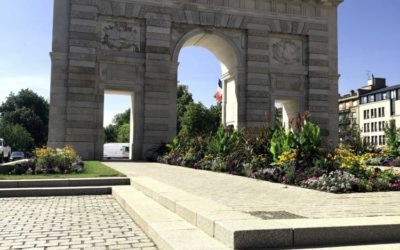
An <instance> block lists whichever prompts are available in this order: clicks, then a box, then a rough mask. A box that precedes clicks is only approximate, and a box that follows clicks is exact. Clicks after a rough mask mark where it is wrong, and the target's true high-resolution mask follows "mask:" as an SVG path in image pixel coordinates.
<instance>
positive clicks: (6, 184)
mask: <svg viewBox="0 0 400 250" xmlns="http://www.w3.org/2000/svg"><path fill="white" fill-rule="evenodd" d="M129 184H130V179H129V178H127V177H103V178H67V179H40V180H38V179H36V180H0V188H35V187H83V186H115V185H129Z"/></svg>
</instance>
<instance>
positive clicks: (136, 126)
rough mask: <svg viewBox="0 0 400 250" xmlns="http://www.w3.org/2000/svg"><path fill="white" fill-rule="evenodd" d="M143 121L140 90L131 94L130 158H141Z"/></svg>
mask: <svg viewBox="0 0 400 250" xmlns="http://www.w3.org/2000/svg"><path fill="white" fill-rule="evenodd" d="M143 122H144V107H143V91H140V92H139V91H138V92H134V93H133V94H132V108H131V123H130V124H131V135H130V136H131V138H130V144H131V145H130V149H131V150H130V152H131V155H130V159H131V160H141V159H142V151H143V148H142V145H143Z"/></svg>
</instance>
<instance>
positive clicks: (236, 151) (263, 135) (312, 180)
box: [157, 113, 400, 193]
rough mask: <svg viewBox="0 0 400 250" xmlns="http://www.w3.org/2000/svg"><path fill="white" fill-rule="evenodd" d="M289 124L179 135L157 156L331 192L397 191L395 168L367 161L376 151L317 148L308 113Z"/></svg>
mask: <svg viewBox="0 0 400 250" xmlns="http://www.w3.org/2000/svg"><path fill="white" fill-rule="evenodd" d="M290 127H291V128H290V130H286V129H285V128H283V127H282V126H281V125H280V123H278V124H277V125H276V126H275V128H263V129H261V130H260V131H258V134H256V135H255V133H254V131H230V130H227V129H224V128H220V129H219V130H218V131H217V132H216V133H215V134H210V135H204V136H196V137H193V138H190V137H188V136H180V135H178V136H177V137H176V138H175V139H174V140H173V141H172V142H171V143H170V144H167V145H166V148H165V150H164V151H163V152H162V151H159V152H162V153H161V154H160V155H159V156H158V157H157V161H159V162H162V163H167V164H171V165H179V166H185V167H190V168H195V169H205V170H212V171H218V172H226V173H230V174H235V175H242V176H248V177H252V178H257V179H262V180H267V181H273V182H279V183H283V184H288V185H296V186H301V187H304V188H310V189H316V190H321V191H326V192H332V193H348V192H371V191H398V190H400V175H399V173H398V172H397V171H395V170H394V169H388V170H381V169H379V168H374V167H371V166H368V164H367V163H370V162H371V159H374V157H376V155H373V154H370V153H367V154H362V155H357V154H356V153H355V152H354V151H353V150H351V149H347V148H338V149H329V148H321V145H322V140H321V136H320V129H319V127H318V126H316V125H315V124H313V123H312V122H310V121H309V117H308V114H307V113H306V114H305V115H303V116H299V117H297V118H296V119H293V120H292V121H291V126H290Z"/></svg>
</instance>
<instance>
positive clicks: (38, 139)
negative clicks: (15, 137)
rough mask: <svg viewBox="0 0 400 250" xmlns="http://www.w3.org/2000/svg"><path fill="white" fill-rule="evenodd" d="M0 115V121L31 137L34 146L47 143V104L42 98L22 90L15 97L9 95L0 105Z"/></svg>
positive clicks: (27, 90) (30, 91) (12, 94)
mask: <svg viewBox="0 0 400 250" xmlns="http://www.w3.org/2000/svg"><path fill="white" fill-rule="evenodd" d="M0 113H1V114H2V121H4V122H6V123H8V124H12V125H20V126H21V127H23V128H24V129H25V130H26V131H27V132H28V133H29V134H30V135H31V136H32V138H33V140H34V146H36V147H39V146H43V145H45V144H46V143H47V136H48V123H49V103H48V102H47V101H46V100H45V99H44V98H43V97H41V96H39V95H37V94H36V93H35V92H33V91H32V90H30V89H23V90H21V91H20V92H19V93H18V94H17V95H15V94H14V93H11V94H10V95H9V96H8V97H7V99H6V102H4V103H3V104H2V105H0ZM10 144H11V142H10Z"/></svg>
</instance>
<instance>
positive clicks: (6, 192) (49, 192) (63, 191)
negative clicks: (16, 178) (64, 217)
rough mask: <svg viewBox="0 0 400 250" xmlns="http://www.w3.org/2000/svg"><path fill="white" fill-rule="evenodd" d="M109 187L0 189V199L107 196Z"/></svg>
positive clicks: (109, 192) (109, 190)
mask: <svg viewBox="0 0 400 250" xmlns="http://www.w3.org/2000/svg"><path fill="white" fill-rule="evenodd" d="M107 194H111V187H51V188H7V189H0V197H1V198H10V197H41V196H79V195H107Z"/></svg>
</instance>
